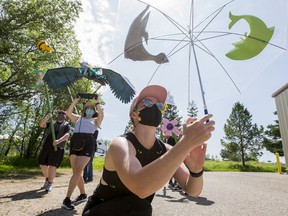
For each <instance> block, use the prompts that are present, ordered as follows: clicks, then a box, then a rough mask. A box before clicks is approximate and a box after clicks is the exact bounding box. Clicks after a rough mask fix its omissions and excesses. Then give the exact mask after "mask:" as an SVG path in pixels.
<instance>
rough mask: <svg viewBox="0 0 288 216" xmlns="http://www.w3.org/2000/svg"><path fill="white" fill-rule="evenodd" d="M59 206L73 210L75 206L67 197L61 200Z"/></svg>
mask: <svg viewBox="0 0 288 216" xmlns="http://www.w3.org/2000/svg"><path fill="white" fill-rule="evenodd" d="M61 207H62V208H64V209H68V210H73V209H74V208H75V207H74V205H73V204H72V203H71V200H70V199H69V198H67V197H66V198H65V199H64V200H63V204H62V206H61Z"/></svg>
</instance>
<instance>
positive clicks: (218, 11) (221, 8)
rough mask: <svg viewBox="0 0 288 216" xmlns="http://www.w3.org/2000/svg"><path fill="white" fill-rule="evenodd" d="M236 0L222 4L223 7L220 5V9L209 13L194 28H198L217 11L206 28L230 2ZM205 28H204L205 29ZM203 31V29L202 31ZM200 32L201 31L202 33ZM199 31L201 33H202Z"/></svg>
mask: <svg viewBox="0 0 288 216" xmlns="http://www.w3.org/2000/svg"><path fill="white" fill-rule="evenodd" d="M234 1H235V0H232V1H230V2H227V3H226V4H224V5H223V6H221V7H219V8H218V9H216V10H215V11H214V12H212V13H211V14H210V15H208V16H207V17H206V18H205V19H203V20H202V21H201V22H200V23H199V24H198V25H196V26H195V28H193V30H194V29H196V28H197V27H198V26H200V25H201V24H202V23H204V22H205V21H206V20H207V19H209V18H210V17H211V16H212V15H213V14H215V13H216V12H217V14H216V15H215V16H214V17H213V18H212V20H211V21H210V22H209V23H208V24H207V25H206V26H205V28H207V27H208V25H209V24H210V23H211V22H212V21H213V20H214V19H215V18H216V17H217V16H218V15H219V13H220V12H221V11H222V10H223V9H224V8H225V7H226V6H227V5H228V4H231V3H232V2H234ZM205 28H204V29H205ZM204 29H203V30H204ZM201 32H202V31H201ZM201 32H200V33H201ZM200 33H199V34H200Z"/></svg>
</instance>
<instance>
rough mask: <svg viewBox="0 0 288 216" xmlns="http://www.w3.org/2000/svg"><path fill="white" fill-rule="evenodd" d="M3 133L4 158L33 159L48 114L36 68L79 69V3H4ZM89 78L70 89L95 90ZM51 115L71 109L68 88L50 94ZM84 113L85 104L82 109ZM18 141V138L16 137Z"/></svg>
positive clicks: (0, 57)
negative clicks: (41, 46)
mask: <svg viewBox="0 0 288 216" xmlns="http://www.w3.org/2000/svg"><path fill="white" fill-rule="evenodd" d="M0 5H1V7H0V14H1V16H0V130H1V134H9V136H10V138H9V139H8V141H5V145H2V146H1V149H0V154H1V155H8V154H9V152H13V153H16V154H17V155H20V157H26V158H31V157H32V158H33V157H35V156H36V155H37V152H38V150H39V148H40V145H41V139H42V136H41V135H42V134H43V130H41V129H40V128H39V126H38V122H39V121H40V119H41V118H43V116H45V114H47V106H46V102H47V101H46V100H45V97H44V92H45V91H44V88H43V87H40V88H36V87H35V84H36V80H37V79H38V77H37V75H36V74H34V73H33V70H34V69H38V70H40V71H43V72H45V71H47V69H49V68H56V67H59V66H76V67H78V66H79V60H80V54H81V53H80V50H79V48H78V41H77V40H76V35H75V32H74V23H75V21H76V19H77V17H78V16H79V12H80V11H81V10H82V8H81V3H80V1H77V0H57V1H56V0H50V1H47V0H37V1H35V0H17V1H16V0H0ZM39 40H46V42H48V43H49V44H50V46H52V48H53V51H52V52H51V53H48V52H44V51H40V50H39V49H38V48H37V46H36V45H37V42H38V41H39ZM92 87H93V85H92V84H91V81H89V80H84V79H83V80H80V81H77V82H75V84H73V85H72V86H71V89H70V90H71V92H72V94H73V95H74V96H75V95H76V93H77V92H90V93H91V92H92V91H93V89H92ZM49 92H50V101H51V103H52V109H53V110H52V111H53V112H54V114H56V112H57V110H59V109H67V107H68V106H69V104H70V103H71V98H70V96H69V94H70V91H68V89H62V90H57V91H56V90H49ZM77 108H78V110H79V109H81V108H82V107H81V104H79V105H78V107H77ZM14 136H16V137H20V140H19V139H14V138H13V137H14Z"/></svg>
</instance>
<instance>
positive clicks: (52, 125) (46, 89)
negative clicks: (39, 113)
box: [44, 84, 57, 151]
mask: <svg viewBox="0 0 288 216" xmlns="http://www.w3.org/2000/svg"><path fill="white" fill-rule="evenodd" d="M44 86H45V96H46V101H47V106H48V112H49V113H52V112H51V104H50V100H49V92H48V87H47V85H46V84H44ZM50 129H51V134H52V140H53V141H55V140H56V136H55V131H54V123H53V119H52V118H51V120H50ZM54 151H57V146H54Z"/></svg>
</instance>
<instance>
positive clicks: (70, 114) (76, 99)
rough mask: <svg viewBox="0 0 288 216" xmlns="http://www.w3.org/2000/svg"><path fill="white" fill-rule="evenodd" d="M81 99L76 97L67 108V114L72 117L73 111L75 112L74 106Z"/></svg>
mask: <svg viewBox="0 0 288 216" xmlns="http://www.w3.org/2000/svg"><path fill="white" fill-rule="evenodd" d="M78 101H79V98H75V99H74V100H73V101H72V103H71V104H70V106H69V107H68V109H67V116H68V117H69V118H70V119H71V116H72V112H73V109H74V107H75V106H76V104H77V103H78Z"/></svg>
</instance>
